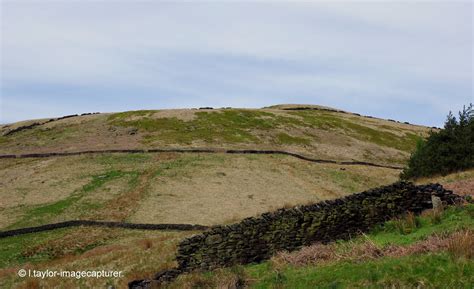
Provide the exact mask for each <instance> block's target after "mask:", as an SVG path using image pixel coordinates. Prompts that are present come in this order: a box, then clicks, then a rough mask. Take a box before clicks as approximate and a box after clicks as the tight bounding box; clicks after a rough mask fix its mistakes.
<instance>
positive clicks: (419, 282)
mask: <svg viewBox="0 0 474 289" xmlns="http://www.w3.org/2000/svg"><path fill="white" fill-rule="evenodd" d="M247 272H248V274H249V275H250V276H251V277H252V279H254V280H256V281H255V283H253V284H251V286H250V288H419V287H420V286H421V287H423V288H472V287H470V286H472V284H473V282H474V262H472V261H453V259H452V258H451V257H450V256H449V255H448V254H446V253H438V254H426V255H417V256H414V255H413V256H406V257H401V258H381V259H378V260H374V261H366V262H360V263H356V262H339V263H335V264H332V265H328V266H308V267H302V268H293V267H287V268H285V269H284V270H282V271H275V270H273V268H272V267H271V265H270V264H269V263H264V264H260V265H253V266H249V267H248V268H247Z"/></svg>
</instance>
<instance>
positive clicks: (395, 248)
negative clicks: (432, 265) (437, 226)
mask: <svg viewBox="0 0 474 289" xmlns="http://www.w3.org/2000/svg"><path fill="white" fill-rule="evenodd" d="M439 251H448V252H449V253H450V254H451V255H452V256H454V257H456V258H467V259H472V258H473V256H474V233H473V231H470V230H463V231H457V232H455V233H452V234H450V235H448V236H439V235H433V236H430V237H429V238H427V239H426V240H422V241H418V242H416V243H413V244H410V245H407V246H400V245H389V246H386V247H384V248H382V247H380V246H378V245H377V244H375V243H374V242H372V241H371V240H370V239H369V238H368V237H366V238H365V241H364V242H362V243H354V242H352V241H349V242H346V243H343V244H336V243H330V244H325V245H323V244H314V245H311V246H307V247H303V248H302V249H301V250H299V251H296V252H291V253H288V252H279V253H278V254H276V255H275V256H274V257H273V258H272V259H271V262H272V266H273V268H275V269H276V270H279V269H281V268H284V267H285V266H287V265H292V266H297V267H300V266H307V265H322V264H326V263H333V262H337V261H341V260H345V261H356V262H361V261H366V260H372V259H377V258H380V257H384V256H385V257H397V258H398V257H402V256H407V255H414V254H423V253H428V252H439Z"/></svg>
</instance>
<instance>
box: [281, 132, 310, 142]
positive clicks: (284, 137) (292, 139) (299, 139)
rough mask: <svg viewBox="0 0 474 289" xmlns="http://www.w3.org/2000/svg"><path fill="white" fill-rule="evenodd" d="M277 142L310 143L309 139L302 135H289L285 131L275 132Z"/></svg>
mask: <svg viewBox="0 0 474 289" xmlns="http://www.w3.org/2000/svg"><path fill="white" fill-rule="evenodd" d="M276 138H277V142H278V143H279V144H287V145H292V144H295V145H309V144H310V143H311V140H310V139H307V138H303V137H297V136H291V135H288V134H286V133H279V134H277V137H276Z"/></svg>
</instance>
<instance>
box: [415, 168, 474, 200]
mask: <svg viewBox="0 0 474 289" xmlns="http://www.w3.org/2000/svg"><path fill="white" fill-rule="evenodd" d="M416 183H418V184H426V183H440V184H442V185H443V186H444V187H445V188H446V189H448V190H452V191H453V192H454V193H455V194H458V195H461V196H468V195H470V196H474V170H467V171H463V172H458V173H452V174H449V175H446V176H434V177H430V178H420V179H418V180H417V181H416Z"/></svg>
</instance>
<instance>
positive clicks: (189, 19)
mask: <svg viewBox="0 0 474 289" xmlns="http://www.w3.org/2000/svg"><path fill="white" fill-rule="evenodd" d="M1 8H2V11H1V13H2V15H1V16H2V23H1V24H2V25H1V32H2V33H1V57H2V61H1V72H2V74H1V84H2V87H1V102H0V106H1V109H0V114H1V115H0V122H2V123H5V122H12V121H17V120H22V119H31V118H38V117H50V116H60V115H64V114H69V113H81V112H90V111H102V112H106V111H123V110H130V109H150V108H173V107H196V106H216V107H219V106H233V107H262V106H266V105H271V104H278V103H308V104H321V105H327V106H332V107H337V108H341V109H344V110H349V111H354V112H359V113H364V114H370V115H374V116H379V117H384V118H393V119H399V120H403V121H410V122H412V123H419V124H425V125H437V126H440V125H441V124H442V123H443V121H444V117H445V115H446V114H447V112H448V111H449V110H453V111H457V110H459V109H460V108H462V105H463V104H468V103H469V102H473V89H472V83H473V55H472V53H473V52H472V51H473V44H472V39H473V37H472V36H473V28H472V27H473V25H472V15H473V4H472V3H471V2H470V1H469V2H450V3H448V2H413V3H410V2H382V3H380V2H379V3H377V2H370V3H366V2H335V3H330V2H314V3H285V2H280V3H275V2H259V3H250V2H241V3H236V2H227V3H218V2H212V3H211V2H194V3H191V2H183V3H167V2H151V1H138V2H132V1H125V2H123V1H122V2H118V1H73V2H65V1H4V2H2V3H1Z"/></svg>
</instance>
